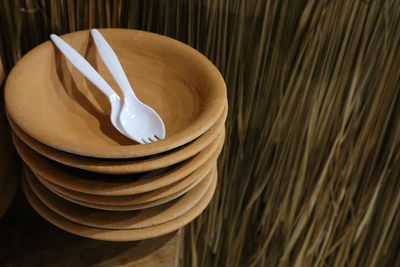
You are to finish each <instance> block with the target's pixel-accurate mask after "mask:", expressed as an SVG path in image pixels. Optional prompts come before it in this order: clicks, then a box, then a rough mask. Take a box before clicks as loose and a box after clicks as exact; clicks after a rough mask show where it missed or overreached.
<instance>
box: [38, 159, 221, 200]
mask: <svg viewBox="0 0 400 267" xmlns="http://www.w3.org/2000/svg"><path fill="white" fill-rule="evenodd" d="M216 160H217V157H216V156H213V157H212V158H210V159H209V160H207V162H206V163H205V164H204V165H202V166H201V167H200V168H198V169H197V170H196V171H195V172H193V173H191V174H190V175H188V176H187V177H185V178H183V179H181V180H179V181H177V182H175V183H172V184H170V185H167V186H164V187H161V188H159V189H156V190H153V191H150V192H146V193H141V194H134V195H126V196H101V195H95V194H87V193H82V192H77V191H74V190H70V189H66V188H64V187H62V186H59V185H56V184H54V183H52V182H50V181H48V180H46V179H43V178H40V177H39V176H36V177H37V178H38V180H39V181H40V182H41V183H42V184H44V185H45V186H46V187H47V188H51V189H52V191H55V192H58V193H61V194H62V195H65V196H67V197H70V198H72V199H76V200H81V201H84V202H89V203H94V204H100V205H111V206H121V205H137V204H144V203H149V202H154V201H156V200H159V199H163V198H166V197H171V196H173V195H177V194H179V193H180V192H182V191H183V190H185V189H186V188H189V187H190V186H195V185H196V184H198V183H199V182H201V181H202V180H203V178H204V177H206V175H207V173H209V172H210V170H211V169H212V168H213V166H214V165H215V162H216Z"/></svg>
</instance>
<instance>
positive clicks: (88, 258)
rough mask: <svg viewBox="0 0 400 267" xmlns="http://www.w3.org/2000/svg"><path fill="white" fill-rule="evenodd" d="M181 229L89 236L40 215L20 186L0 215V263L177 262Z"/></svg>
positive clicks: (86, 264)
mask: <svg viewBox="0 0 400 267" xmlns="http://www.w3.org/2000/svg"><path fill="white" fill-rule="evenodd" d="M181 244H182V230H180V231H177V232H174V233H171V234H168V235H165V236H162V237H159V238H154V239H149V240H143V241H137V242H106V241H97V240H91V239H87V238H83V237H79V236H76V235H73V234H70V233H68V232H65V231H63V230H61V229H59V228H57V227H55V226H53V225H52V224H50V223H48V222H47V221H46V220H45V219H43V218H42V217H40V216H39V215H38V214H37V213H36V212H35V211H34V210H33V209H32V208H31V206H30V205H29V203H28V202H27V200H26V199H25V197H24V196H23V193H22V191H21V189H19V191H18V192H17V197H16V199H15V201H14V203H13V204H12V206H11V207H10V209H9V210H8V211H7V213H6V214H5V215H4V216H3V217H2V218H0V266H23V267H27V266H41V267H45V266H73V267H79V266H157V267H158V266H179V261H180V257H181V254H180V253H181V251H182V248H181Z"/></svg>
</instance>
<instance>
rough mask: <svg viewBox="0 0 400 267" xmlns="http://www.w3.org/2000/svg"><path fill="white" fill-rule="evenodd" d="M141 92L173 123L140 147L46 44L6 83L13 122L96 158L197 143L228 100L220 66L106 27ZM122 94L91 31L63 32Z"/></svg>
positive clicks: (172, 43) (181, 48)
mask: <svg viewBox="0 0 400 267" xmlns="http://www.w3.org/2000/svg"><path fill="white" fill-rule="evenodd" d="M100 31H101V33H102V34H103V35H104V37H105V39H107V41H108V42H109V43H110V45H111V47H112V48H113V49H114V51H115V52H116V54H117V56H118V57H119V59H120V61H121V64H122V66H123V68H124V70H125V72H126V73H127V76H128V78H129V80H130V82H131V84H132V87H133V89H134V90H135V93H136V95H137V96H138V98H139V99H141V100H142V101H143V102H144V103H145V104H147V105H149V106H151V107H153V108H154V109H155V110H156V111H157V113H158V114H159V115H160V116H161V118H162V119H163V121H164V123H165V125H166V138H165V139H164V140H161V141H158V142H153V143H150V144H144V145H140V144H138V143H136V142H134V141H132V140H130V139H128V138H126V137H124V136H123V135H122V134H120V133H119V132H118V131H117V130H116V129H115V128H114V127H113V126H112V124H111V122H110V118H109V114H110V105H109V103H108V101H107V98H106V97H105V96H104V95H102V94H101V93H100V91H99V90H98V89H97V88H95V87H94V86H93V85H92V84H90V83H89V82H88V81H87V80H86V79H85V78H84V77H83V75H82V74H81V73H79V71H77V70H76V69H75V68H74V67H72V65H71V64H70V63H69V62H67V61H66V59H65V58H64V57H63V56H62V54H61V53H60V52H59V51H58V50H57V48H56V47H55V46H54V45H53V44H52V43H51V42H50V41H47V42H45V43H43V44H41V45H39V46H37V47H36V48H34V49H32V50H31V51H30V52H29V53H27V54H26V55H25V56H24V57H23V58H22V59H21V60H19V62H18V63H17V64H16V65H15V67H14V68H13V70H12V71H11V73H10V75H9V77H8V79H7V83H6V86H5V103H6V110H7V113H8V114H9V116H10V118H11V119H12V120H13V121H14V122H15V123H16V125H17V126H18V127H20V128H21V129H22V131H24V132H25V133H27V134H28V135H29V136H31V137H32V138H34V139H36V140H38V141H39V142H41V143H44V144H46V145H48V146H50V147H53V148H55V149H58V150H61V151H65V152H70V153H74V154H78V155H83V156H90V157H97V158H135V157H142V156H149V155H154V154H157V153H161V152H165V151H168V150H171V149H174V148H176V147H179V146H182V145H184V144H187V143H189V142H190V141H192V140H194V139H196V138H197V137H199V136H200V135H202V134H203V133H205V132H206V131H207V130H208V129H210V128H211V127H212V125H214V124H215V122H216V121H217V119H218V118H219V117H220V115H221V114H222V112H223V110H224V108H225V103H226V87H225V83H224V80H223V78H222V76H221V74H220V73H219V71H218V70H217V68H216V67H215V66H214V65H213V64H212V63H211V62H210V61H209V60H208V59H207V58H206V57H205V56H203V55H202V54H200V53H199V52H198V51H196V50H195V49H193V48H192V47H190V46H188V45H186V44H183V43H181V42H179V41H177V40H174V39H171V38H169V37H166V36H162V35H158V34H154V33H150V32H144V31H138V30H129V29H102V30H100ZM62 38H63V39H64V40H65V41H66V42H67V43H69V44H70V45H71V46H72V47H73V48H74V49H76V50H77V51H78V52H80V53H81V54H82V55H83V56H84V57H86V59H87V60H88V61H89V62H91V64H92V65H94V67H95V68H96V69H97V70H98V72H99V73H100V75H101V76H103V77H104V78H105V80H106V81H107V82H108V83H109V84H110V85H111V87H112V88H113V89H114V90H116V91H117V92H118V93H120V92H119V89H118V87H117V86H116V83H115V81H114V80H113V79H112V77H111V75H110V74H109V73H108V71H107V70H106V67H105V66H104V64H103V62H102V60H101V59H100V57H99V55H98V54H97V52H96V48H95V46H94V45H93V42H92V39H91V38H90V33H89V31H87V30H85V31H80V32H74V33H70V34H66V35H63V36H62Z"/></svg>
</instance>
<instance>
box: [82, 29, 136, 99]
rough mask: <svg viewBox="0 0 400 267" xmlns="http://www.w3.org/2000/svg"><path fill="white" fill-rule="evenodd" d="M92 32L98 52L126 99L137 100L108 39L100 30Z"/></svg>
mask: <svg viewBox="0 0 400 267" xmlns="http://www.w3.org/2000/svg"><path fill="white" fill-rule="evenodd" d="M90 32H91V34H92V37H93V40H94V43H95V44H96V47H97V50H98V51H99V54H100V57H101V59H102V60H103V62H104V64H105V65H106V67H107V69H108V70H109V71H110V73H111V75H112V76H113V77H114V79H115V81H116V82H117V84H118V86H119V88H120V89H121V91H122V93H123V94H124V96H125V98H127V97H134V98H135V99H137V97H136V95H135V93H134V92H133V90H132V87H131V85H130V83H129V80H128V77H126V74H125V71H124V69H123V68H122V66H121V63H120V62H119V60H118V57H117V55H116V54H115V52H114V50H113V49H112V48H111V46H110V45H109V44H108V42H107V41H106V39H104V37H103V35H101V33H100V32H99V31H98V30H96V29H92V30H91V31H90Z"/></svg>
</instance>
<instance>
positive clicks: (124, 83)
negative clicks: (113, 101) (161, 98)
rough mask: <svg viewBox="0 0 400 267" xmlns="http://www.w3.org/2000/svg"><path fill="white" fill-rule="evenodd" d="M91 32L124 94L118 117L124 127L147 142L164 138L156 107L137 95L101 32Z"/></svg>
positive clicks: (132, 134)
mask: <svg viewBox="0 0 400 267" xmlns="http://www.w3.org/2000/svg"><path fill="white" fill-rule="evenodd" d="M91 34H92V37H93V40H94V43H95V45H96V47H97V50H98V51H99V54H100V57H101V59H102V60H103V62H104V64H105V65H106V67H107V69H108V70H109V71H110V73H111V75H112V76H113V77H114V80H115V81H116V82H117V84H118V86H119V88H120V89H121V91H122V93H123V96H124V97H123V100H122V108H121V112H120V114H119V118H118V119H119V123H120V125H121V126H122V128H123V129H124V130H125V132H126V133H127V134H128V135H129V136H131V138H132V139H135V140H136V139H140V140H143V142H145V143H150V142H154V141H158V139H164V138H165V125H164V122H163V120H162V119H161V118H160V116H159V115H158V114H157V112H156V111H155V110H154V109H152V108H151V107H149V106H147V105H146V104H144V103H143V102H141V101H140V100H139V99H138V98H137V97H136V95H135V93H134V92H133V89H132V87H131V85H130V83H129V80H128V77H126V74H125V72H124V70H123V68H122V66H121V63H120V62H119V60H118V57H117V55H116V54H115V52H114V51H113V49H112V48H111V46H110V45H109V44H108V42H107V41H106V39H104V37H103V36H102V35H101V33H100V32H99V31H98V30H96V29H92V30H91Z"/></svg>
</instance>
